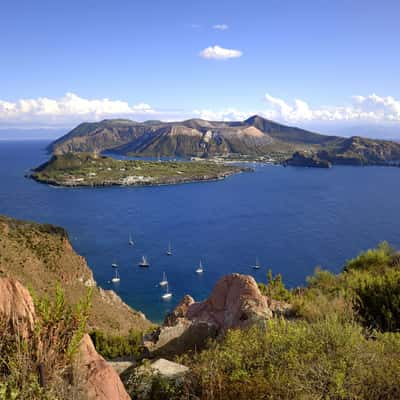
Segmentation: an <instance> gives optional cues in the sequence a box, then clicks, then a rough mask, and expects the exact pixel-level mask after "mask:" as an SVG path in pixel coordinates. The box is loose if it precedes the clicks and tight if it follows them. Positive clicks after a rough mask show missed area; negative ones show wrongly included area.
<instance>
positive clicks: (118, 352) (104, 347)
mask: <svg viewBox="0 0 400 400" xmlns="http://www.w3.org/2000/svg"><path fill="white" fill-rule="evenodd" d="M90 337H91V338H92V341H93V344H94V346H95V348H96V350H97V351H98V352H99V353H100V354H101V355H102V356H103V357H105V358H108V359H112V358H116V357H127V356H129V357H138V356H139V355H140V349H141V347H142V333H141V332H138V331H135V330H133V329H132V330H130V332H129V335H127V336H115V335H107V334H105V333H103V332H100V331H93V332H92V333H91V334H90Z"/></svg>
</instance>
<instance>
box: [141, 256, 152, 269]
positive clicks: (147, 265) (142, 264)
mask: <svg viewBox="0 0 400 400" xmlns="http://www.w3.org/2000/svg"><path fill="white" fill-rule="evenodd" d="M149 266H150V264H149V262H148V261H147V258H146V256H142V260H141V261H140V262H139V267H149Z"/></svg>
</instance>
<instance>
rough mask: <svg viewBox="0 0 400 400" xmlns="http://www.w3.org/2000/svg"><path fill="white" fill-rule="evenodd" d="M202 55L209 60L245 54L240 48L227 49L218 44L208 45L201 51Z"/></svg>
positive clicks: (226, 58) (225, 58)
mask: <svg viewBox="0 0 400 400" xmlns="http://www.w3.org/2000/svg"><path fill="white" fill-rule="evenodd" d="M199 55H200V57H203V58H206V59H209V60H228V59H230V58H238V57H241V56H242V55H243V53H242V52H241V51H240V50H235V49H225V48H223V47H220V46H218V45H215V46H210V47H206V48H205V49H204V50H202V51H201V52H200V54H199Z"/></svg>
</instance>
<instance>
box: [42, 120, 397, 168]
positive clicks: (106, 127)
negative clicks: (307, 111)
mask: <svg viewBox="0 0 400 400" xmlns="http://www.w3.org/2000/svg"><path fill="white" fill-rule="evenodd" d="M48 149H49V151H51V152H53V153H55V154H64V153H68V152H104V151H113V152H116V153H119V154H124V155H140V156H155V157H157V156H181V157H191V156H197V157H209V156H216V155H228V154H235V155H250V156H260V155H271V154H281V157H279V158H282V157H289V156H290V155H292V154H293V153H294V152H296V151H304V152H306V153H307V152H308V153H318V157H319V158H321V159H326V160H328V161H330V162H332V163H350V164H351V163H355V164H368V163H382V162H388V161H390V162H392V161H398V160H400V145H399V144H398V143H394V142H390V141H381V140H372V139H364V138H359V137H353V138H343V137H339V136H327V135H321V134H319V133H315V132H310V131H307V130H304V129H300V128H296V127H291V126H286V125H282V124H279V123H277V122H274V121H270V120H268V119H265V118H262V117H260V116H258V115H255V116H253V117H251V118H248V119H246V120H245V121H241V122H225V121H206V120H202V119H189V120H186V121H181V122H161V121H157V120H152V121H145V122H135V121H131V120H125V119H113V120H103V121H101V122H93V123H88V122H85V123H82V124H80V125H78V126H77V127H76V128H74V129H73V130H72V131H70V132H69V133H68V134H66V135H65V136H63V137H61V138H60V139H58V140H56V141H55V142H53V143H52V144H51V145H50V146H49V148H48Z"/></svg>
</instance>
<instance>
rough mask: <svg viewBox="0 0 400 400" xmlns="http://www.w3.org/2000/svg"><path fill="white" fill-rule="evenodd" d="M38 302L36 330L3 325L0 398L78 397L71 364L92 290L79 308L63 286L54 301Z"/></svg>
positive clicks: (13, 323) (17, 324)
mask: <svg viewBox="0 0 400 400" xmlns="http://www.w3.org/2000/svg"><path fill="white" fill-rule="evenodd" d="M33 298H34V302H35V310H36V316H35V323H34V324H35V325H34V327H33V330H32V331H31V330H30V329H28V328H27V326H26V325H24V321H10V322H6V321H5V320H3V321H0V399H1V400H3V399H4V400H10V399H18V400H31V399H35V400H50V399H52V400H57V399H60V400H61V399H70V398H73V395H72V391H73V388H71V383H72V382H71V376H72V361H73V358H74V355H75V353H76V351H77V348H78V344H79V342H80V340H81V338H82V336H83V333H84V331H85V329H86V323H87V320H88V316H89V309H90V303H91V302H90V299H91V291H90V290H89V291H88V294H87V296H86V298H84V299H83V300H81V301H80V302H78V303H77V304H76V305H74V306H69V305H67V304H66V302H65V296H64V292H63V291H62V290H61V288H60V287H58V286H57V287H56V289H55V293H54V295H53V296H52V298H53V300H51V301H50V300H49V298H48V297H44V298H39V297H37V296H36V295H34V296H33ZM39 371H42V373H41V374H39ZM40 376H41V378H40Z"/></svg>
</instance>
